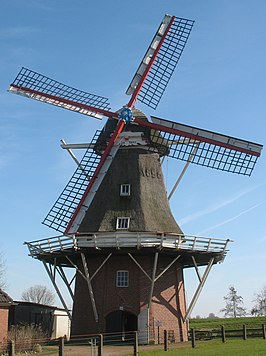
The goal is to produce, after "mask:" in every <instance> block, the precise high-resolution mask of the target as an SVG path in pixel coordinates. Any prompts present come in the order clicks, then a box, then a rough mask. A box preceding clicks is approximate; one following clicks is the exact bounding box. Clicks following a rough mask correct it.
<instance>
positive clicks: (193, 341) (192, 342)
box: [191, 328, 196, 349]
mask: <svg viewBox="0 0 266 356" xmlns="http://www.w3.org/2000/svg"><path fill="white" fill-rule="evenodd" d="M195 340H196V336H195V329H194V328H191V345H192V347H193V349H194V348H195V346H196V345H195Z"/></svg>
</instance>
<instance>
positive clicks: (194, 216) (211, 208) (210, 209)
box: [179, 183, 265, 226]
mask: <svg viewBox="0 0 266 356" xmlns="http://www.w3.org/2000/svg"><path fill="white" fill-rule="evenodd" d="M262 185H265V183H263V184H259V185H257V186H254V187H252V188H249V189H246V190H244V191H243V192H240V193H238V194H236V195H235V196H233V197H230V198H227V199H226V200H224V201H221V202H219V203H217V204H214V205H211V206H209V207H207V208H206V209H203V210H200V211H198V212H196V213H194V214H190V215H188V216H186V217H184V218H181V219H179V225H181V226H183V225H185V224H188V223H190V222H191V221H193V220H196V219H199V218H201V217H203V216H205V215H208V214H211V213H213V212H215V211H217V210H219V209H222V208H224V207H226V206H227V205H229V204H232V203H234V202H236V201H237V200H238V199H240V198H242V197H243V196H245V195H246V194H249V193H250V192H252V191H254V190H255V189H257V188H259V187H261V186H262Z"/></svg>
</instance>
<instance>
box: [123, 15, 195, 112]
mask: <svg viewBox="0 0 266 356" xmlns="http://www.w3.org/2000/svg"><path fill="white" fill-rule="evenodd" d="M193 24H194V21H192V20H188V19H184V18H179V17H175V16H169V15H166V16H165V17H164V19H163V21H162V23H161V25H160V26H159V29H158V31H157V32H156V34H155V36H154V38H153V40H152V41H151V44H150V46H149V48H148V50H147V52H146V54H145V55H144V57H143V59H142V61H141V63H140V65H139V67H138V69H137V71H136V73H135V75H134V77H133V79H132V81H131V83H130V85H129V87H128V89H127V91H126V94H128V95H131V94H132V95H133V96H134V92H135V91H136V90H138V86H140V88H139V91H138V92H137V93H136V94H137V96H136V99H137V100H139V101H140V102H142V103H144V104H146V105H148V106H149V107H151V108H152V109H156V108H157V105H158V103H159V101H160V100H161V97H162V95H163V93H164V91H165V89H166V86H167V84H168V82H169V80H170V78H171V76H172V74H173V72H174V70H175V67H176V65H177V63H178V61H179V59H180V57H181V54H182V52H183V50H184V48H185V45H186V43H187V40H188V37H189V35H190V32H191V30H192V27H193ZM151 63H152V64H151ZM150 64H151V65H150ZM149 66H150V68H149ZM141 81H143V82H142V84H141V85H140V83H141Z"/></svg>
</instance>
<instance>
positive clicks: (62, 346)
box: [58, 337, 65, 356]
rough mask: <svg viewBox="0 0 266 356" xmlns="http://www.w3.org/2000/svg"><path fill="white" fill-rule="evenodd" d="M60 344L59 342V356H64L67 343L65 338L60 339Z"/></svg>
mask: <svg viewBox="0 0 266 356" xmlns="http://www.w3.org/2000/svg"><path fill="white" fill-rule="evenodd" d="M58 342H59V353H58V355H59V356H64V343H65V342H64V338H63V337H60V338H59V340H58Z"/></svg>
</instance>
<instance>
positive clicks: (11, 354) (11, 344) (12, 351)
mask: <svg viewBox="0 0 266 356" xmlns="http://www.w3.org/2000/svg"><path fill="white" fill-rule="evenodd" d="M8 356H15V342H14V341H13V340H10V341H9V343H8Z"/></svg>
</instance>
